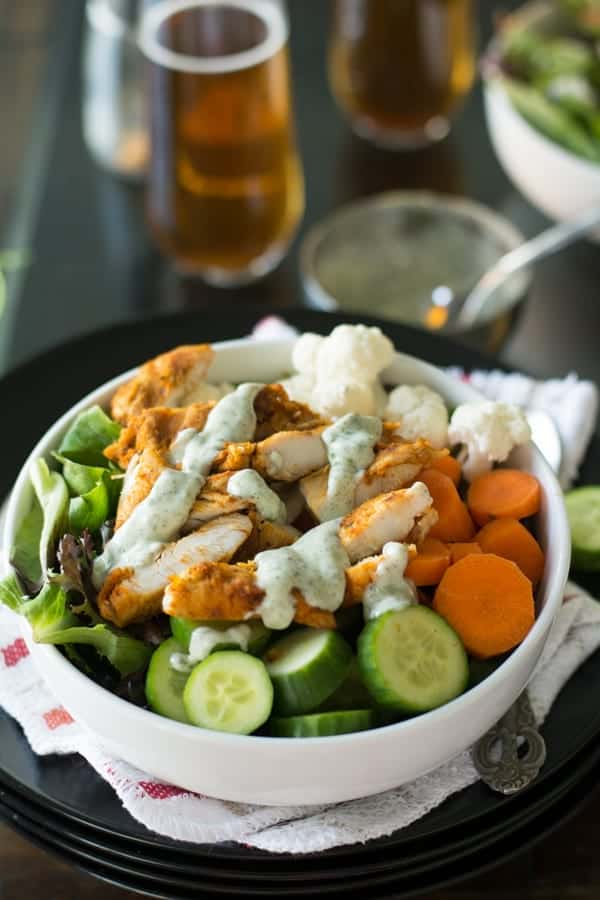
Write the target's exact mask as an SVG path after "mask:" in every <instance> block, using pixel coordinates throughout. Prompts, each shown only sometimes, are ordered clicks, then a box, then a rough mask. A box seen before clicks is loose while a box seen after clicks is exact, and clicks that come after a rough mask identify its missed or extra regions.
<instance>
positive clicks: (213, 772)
mask: <svg viewBox="0 0 600 900" xmlns="http://www.w3.org/2000/svg"><path fill="white" fill-rule="evenodd" d="M213 346H214V350H215V360H214V362H213V365H212V367H211V370H210V373H209V374H210V379H211V380H214V381H217V382H218V381H233V382H240V381H264V382H269V381H277V380H278V379H279V378H280V377H281V376H282V373H284V372H288V371H290V369H291V368H292V365H291V353H292V347H293V341H290V340H288V341H274V342H268V343H267V342H260V343H258V342H253V341H251V340H248V339H245V340H239V341H230V342H226V343H221V344H214V345H213ZM132 374H133V372H128V373H125V374H124V375H122V376H120V377H119V378H116V379H114V380H113V381H110V382H108V383H107V384H106V385H104V386H103V387H100V388H98V389H97V390H96V391H93V392H92V393H91V394H89V395H88V396H87V397H85V398H84V399H83V400H81V401H80V402H79V403H78V404H77V405H76V406H74V407H73V408H72V409H71V410H69V412H67V413H66V414H65V415H64V416H62V418H60V419H59V420H58V421H57V422H56V423H55V424H54V425H53V426H52V427H51V428H50V429H49V430H48V431H47V432H46V434H45V435H44V436H43V437H42V439H41V440H40V441H39V443H38V444H37V446H36V447H35V448H34V450H33V451H32V453H31V455H30V457H29V459H28V460H27V461H26V463H25V465H24V466H23V469H22V471H21V473H20V475H19V477H18V479H17V482H16V484H15V486H14V489H13V491H12V494H11V497H10V502H9V508H8V512H7V520H6V526H5V533H4V541H3V546H4V547H5V548H8V547H11V546H12V544H13V539H14V535H15V533H16V529H17V526H18V524H19V522H20V520H21V518H22V516H23V515H24V513H25V511H26V510H27V509H28V506H29V503H30V500H31V490H32V489H31V486H30V483H29V478H28V471H29V466H30V464H31V462H32V460H33V459H35V458H37V457H39V456H45V457H47V458H48V457H49V453H50V451H51V450H52V449H54V448H56V447H57V446H58V444H59V442H60V439H61V437H62V435H63V434H64V433H65V431H66V429H67V428H68V426H69V424H70V423H71V422H72V420H73V419H74V417H75V416H76V415H77V414H78V413H79V412H81V410H83V409H85V408H87V407H88V406H91V405H92V404H94V403H99V404H101V405H104V406H106V405H107V404H108V402H109V400H110V397H111V396H112V394H113V392H114V391H115V389H116V388H117V387H118V386H119V385H120V384H122V383H123V382H124V381H126V380H127V379H128V378H130V377H131V375H132ZM384 378H385V382H386V383H388V384H399V383H406V384H426V385H428V386H429V387H431V388H433V389H434V390H436V391H438V392H439V393H440V394H442V396H443V397H444V398H445V399H446V401H447V402H448V404H449V405H450V406H455V405H457V404H459V403H463V402H466V401H470V400H473V399H479V395H478V394H477V393H476V392H475V391H474V390H473V389H472V388H470V387H469V386H468V385H467V384H464V383H462V382H460V381H457V380H455V379H453V378H451V377H449V376H448V375H446V374H445V373H444V372H442V371H441V370H440V369H437V368H435V367H434V366H431V365H429V364H427V363H425V362H422V361H420V360H417V359H415V358H413V357H410V356H406V355H404V354H400V353H398V354H396V357H395V359H394V362H393V363H392V365H391V366H390V367H389V368H388V369H387V370H386V371H385V373H384ZM510 462H511V463H512V464H514V465H516V466H519V467H520V468H522V469H525V470H527V471H530V472H532V473H533V474H534V475H536V476H537V478H539V480H540V482H541V485H542V497H543V500H542V508H541V511H540V514H539V517H538V538H539V540H540V542H541V544H542V546H543V548H544V550H545V552H546V558H547V564H546V571H545V573H544V577H543V580H542V582H541V584H540V586H539V588H538V592H537V604H538V615H537V618H536V621H535V624H534V626H533V628H532V629H531V631H530V632H529V634H528V635H527V637H526V638H525V640H524V641H523V643H522V644H521V645H520V646H519V647H517V648H516V650H515V651H514V652H513V653H512V654H511V656H510V657H509V658H508V659H507V660H506V661H505V662H504V663H503V664H502V665H501V666H499V668H498V669H496V671H495V672H493V673H492V674H491V675H490V676H489V677H488V678H487V679H485V681H483V682H481V683H480V684H478V685H477V686H476V687H474V688H472V689H471V690H469V691H468V692H467V693H465V694H463V695H462V696H460V697H457V698H456V699H455V700H453V701H452V702H450V703H447V704H446V705H445V706H442V707H440V708H439V709H435V710H433V711H432V712H429V713H425V714H423V715H420V716H417V717H415V718H413V719H408V720H406V721H404V722H399V723H397V724H394V725H388V726H386V727H382V728H377V729H374V730H372V731H362V732H358V733H356V734H346V735H340V736H336V737H325V738H311V739H298V738H291V739H288V738H270V737H257V736H243V735H233V734H226V733H223V732H217V731H205V730H202V729H200V728H195V727H193V726H191V725H184V724H181V723H179V722H174V721H171V720H169V719H165V718H162V717H161V716H158V715H156V714H154V713H152V712H149V711H147V710H144V709H140V708H139V707H136V706H134V705H132V704H131V703H128V702H127V701H125V700H122V699H120V698H119V697H116V696H115V695H114V694H111V693H110V692H109V691H107V690H105V689H104V688H101V687H99V686H98V685H97V684H95V683H94V682H93V681H91V680H90V679H89V678H87V677H86V676H85V675H83V674H82V673H81V672H79V671H78V670H77V669H76V668H75V667H74V666H73V665H71V663H70V662H69V661H68V660H67V659H66V658H65V657H64V656H63V655H62V654H61V653H60V652H59V651H58V650H57V649H55V648H54V647H51V646H45V645H41V644H35V643H34V642H33V641H32V640H31V633H30V630H29V627H28V626H27V624H26V623H24V625H23V628H24V634H25V637H26V639H27V642H28V644H29V647H30V650H31V652H32V654H33V657H34V659H35V662H36V664H37V665H38V667H39V669H40V672H41V674H42V675H43V677H44V678H45V679H46V681H47V682H48V685H49V687H50V688H51V690H52V692H53V694H55V696H56V697H58V699H59V700H60V702H61V703H62V704H63V705H64V706H65V708H66V709H67V710H68V711H69V712H70V713H71V714H72V715H73V717H74V718H75V719H76V720H78V721H80V722H82V723H83V724H84V725H85V726H86V727H87V728H88V729H90V730H91V731H92V732H93V733H94V734H95V735H96V736H97V738H98V741H99V743H101V744H102V745H103V746H104V747H105V748H106V749H107V750H108V751H109V752H110V753H112V754H114V755H116V756H118V757H121V758H122V759H124V760H126V761H127V762H129V763H131V764H132V765H135V766H137V767H139V768H140V769H142V770H144V771H146V772H148V773H149V774H151V775H153V776H154V777H158V778H162V779H164V780H166V781H168V782H170V783H173V784H176V785H179V786H180V787H183V788H185V789H188V790H191V791H197V792H199V793H203V794H208V795H211V796H213V797H219V798H222V799H225V800H234V801H240V802H246V803H262V804H293V805H306V804H313V803H331V802H337V801H343V800H350V799H353V798H356V797H364V796H368V795H370V794H376V793H378V792H380V791H384V790H386V789H389V788H392V787H395V786H397V785H399V784H402V783H404V782H407V781H410V780H412V779H414V778H416V777H418V776H419V775H423V774H424V773H426V772H428V771H430V770H432V769H434V768H436V767H437V766H439V765H441V764H442V763H444V762H446V761H447V760H449V759H451V758H452V757H453V756H455V755H456V754H457V753H459V752H461V751H462V750H464V749H466V748H467V747H469V746H470V745H471V744H472V743H473V742H474V741H476V740H477V739H478V738H479V737H481V735H482V734H484V732H485V731H487V730H488V728H490V727H491V725H493V724H494V722H496V721H497V719H498V718H500V716H502V715H503V714H504V713H505V712H506V710H507V709H508V708H509V706H510V705H511V704H512V703H513V702H514V701H515V699H516V698H517V697H518V696H519V694H520V693H521V691H522V690H523V688H524V686H525V685H526V684H527V681H528V680H529V678H530V676H531V674H532V671H533V668H534V666H535V663H536V661H537V659H538V657H539V655H540V653H541V651H542V649H543V647H544V644H545V642H546V639H547V637H548V633H549V630H550V627H551V625H552V622H553V620H554V617H555V615H556V613H557V611H558V609H559V607H560V604H561V600H562V595H563V589H564V585H565V581H566V578H567V573H568V568H569V557H570V538H569V530H568V525H567V520H566V516H565V511H564V504H563V498H562V492H561V490H560V487H559V485H558V483H557V481H556V479H555V477H554V475H553V474H552V471H551V470H550V468H549V467H548V465H547V464H546V463H545V461H544V460H543V458H542V456H541V455H540V453H539V452H538V451H537V450H536V449H535V447H534V446H533V445H532V444H529V445H527V446H525V447H522V448H519V449H518V450H517V451H515V452H514V454H513V455H512V457H511V460H510ZM5 561H6V560H5Z"/></svg>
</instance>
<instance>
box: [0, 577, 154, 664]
mask: <svg viewBox="0 0 600 900" xmlns="http://www.w3.org/2000/svg"><path fill="white" fill-rule="evenodd" d="M0 603H3V604H4V605H5V606H8V608H9V609H11V610H13V612H16V613H19V614H20V615H22V616H24V617H25V618H26V619H27V621H28V622H29V624H30V625H31V630H32V633H33V639H34V641H36V642H37V643H38V644H60V645H65V644H66V645H70V644H75V645H78V646H80V645H82V644H85V645H88V646H91V647H93V648H94V649H95V650H96V651H97V652H98V653H99V654H100V655H101V656H104V657H105V658H106V659H107V660H108V661H109V662H110V663H111V665H113V666H114V668H115V669H117V671H118V672H119V673H120V675H121V676H125V675H130V674H132V673H133V672H138V671H140V670H141V669H143V668H144V667H145V666H146V665H147V663H148V660H149V659H150V655H151V654H152V648H151V647H149V646H148V645H147V644H144V642H143V641H139V640H137V639H136V638H132V637H130V636H129V635H128V634H125V633H124V632H122V631H119V630H118V629H115V628H112V627H111V626H109V625H107V624H105V623H98V624H96V625H94V626H92V627H90V626H88V625H82V624H81V622H80V621H79V619H78V618H77V616H76V615H75V614H74V613H73V611H72V610H71V609H70V608H69V603H68V597H67V593H66V591H64V590H63V589H62V588H61V587H60V585H58V584H52V583H48V584H46V585H44V587H43V588H42V590H41V591H40V593H39V594H38V595H37V597H33V598H28V597H26V596H24V595H23V593H22V591H21V588H20V587H19V583H18V580H17V577H16V575H14V574H12V575H8V576H7V577H6V578H4V579H3V580H2V581H0Z"/></svg>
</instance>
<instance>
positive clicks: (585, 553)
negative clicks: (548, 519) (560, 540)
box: [565, 486, 600, 572]
mask: <svg viewBox="0 0 600 900" xmlns="http://www.w3.org/2000/svg"><path fill="white" fill-rule="evenodd" d="M565 506H566V508H567V516H568V518H569V525H570V527H571V546H572V550H573V568H574V569H578V570H579V571H580V572H598V571H600V487H597V486H590V487H581V488H575V489H574V490H572V491H569V492H568V493H567V494H565Z"/></svg>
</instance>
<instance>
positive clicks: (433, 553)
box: [405, 537, 450, 587]
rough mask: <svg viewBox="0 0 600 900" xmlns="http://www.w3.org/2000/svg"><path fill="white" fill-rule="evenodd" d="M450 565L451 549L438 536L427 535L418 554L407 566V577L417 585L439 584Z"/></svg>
mask: <svg viewBox="0 0 600 900" xmlns="http://www.w3.org/2000/svg"><path fill="white" fill-rule="evenodd" d="M449 565H450V551H449V549H448V547H447V546H446V544H443V543H442V541H438V540H437V539H436V538H432V537H426V538H425V540H424V541H423V542H422V543H421V544H420V545H419V547H418V551H417V555H416V556H415V558H414V559H412V560H411V561H410V562H409V564H408V565H407V567H406V573H405V574H406V577H407V578H410V579H411V581H414V583H415V584H416V585H417V587H427V586H428V585H431V584H439V581H440V579H441V577H442V575H443V574H444V572H445V571H446V569H447V568H448V566H449Z"/></svg>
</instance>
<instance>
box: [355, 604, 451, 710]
mask: <svg viewBox="0 0 600 900" xmlns="http://www.w3.org/2000/svg"><path fill="white" fill-rule="evenodd" d="M358 662H359V666H360V671H361V675H362V678H363V681H364V683H365V684H366V686H367V688H368V689H369V691H370V692H371V694H372V696H373V698H374V699H375V701H376V702H377V703H378V704H379V705H380V706H382V707H387V708H389V709H395V710H399V711H401V712H407V713H420V712H426V711H427V710H430V709H435V708H436V707H437V706H441V705H442V704H443V703H447V702H448V701H449V700H452V699H453V698H454V697H457V696H458V695H459V694H462V692H463V691H464V690H465V688H466V687H467V683H468V680H469V663H468V659H467V654H466V653H465V650H464V647H463V645H462V644H461V642H460V640H459V638H458V636H457V635H456V633H455V632H454V631H453V630H452V629H451V628H450V626H449V625H447V624H446V622H445V621H444V620H443V619H442V618H441V616H438V615H437V613H434V612H433V611H432V610H430V609H428V608H427V607H426V606H418V605H416V604H415V605H411V606H407V607H406V608H405V609H401V610H391V611H390V612H387V613H384V614H383V615H382V616H379V617H378V618H377V619H373V620H371V621H370V622H369V623H368V624H367V625H366V626H365V628H364V629H363V632H362V634H361V635H360V637H359V639H358Z"/></svg>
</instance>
